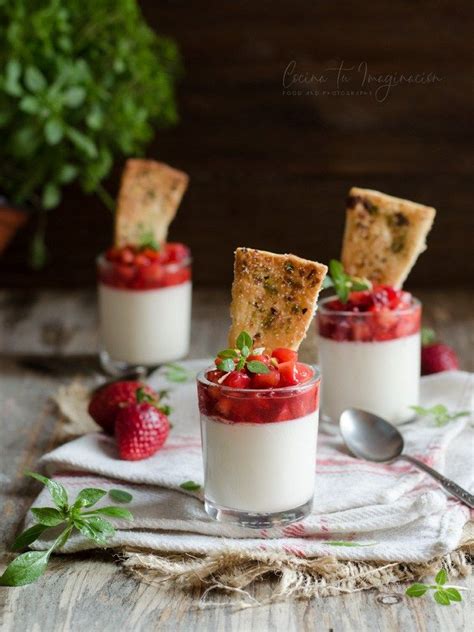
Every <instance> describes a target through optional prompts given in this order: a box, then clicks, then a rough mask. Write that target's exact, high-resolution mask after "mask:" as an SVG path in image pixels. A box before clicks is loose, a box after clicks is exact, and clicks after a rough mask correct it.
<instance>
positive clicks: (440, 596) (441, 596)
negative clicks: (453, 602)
mask: <svg viewBox="0 0 474 632" xmlns="http://www.w3.org/2000/svg"><path fill="white" fill-rule="evenodd" d="M434 598H435V601H436V602H438V603H439V604H440V605H441V606H449V597H448V595H447V594H446V591H445V590H443V589H442V588H440V589H439V590H436V591H435V594H434Z"/></svg>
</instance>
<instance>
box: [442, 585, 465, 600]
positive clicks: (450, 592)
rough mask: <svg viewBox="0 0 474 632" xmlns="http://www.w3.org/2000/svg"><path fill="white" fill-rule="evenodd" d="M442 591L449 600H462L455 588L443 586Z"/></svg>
mask: <svg viewBox="0 0 474 632" xmlns="http://www.w3.org/2000/svg"><path fill="white" fill-rule="evenodd" d="M444 592H445V593H446V594H447V596H448V598H449V600H450V601H462V597H461V593H460V592H459V590H456V588H445V589H444Z"/></svg>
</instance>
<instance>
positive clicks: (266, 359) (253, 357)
mask: <svg viewBox="0 0 474 632" xmlns="http://www.w3.org/2000/svg"><path fill="white" fill-rule="evenodd" d="M247 361H248V362H263V364H266V365H267V366H268V365H269V364H270V356H269V355H268V354H266V353H259V354H255V353H251V354H250V355H249V356H248V357H247Z"/></svg>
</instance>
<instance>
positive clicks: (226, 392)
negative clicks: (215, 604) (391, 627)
mask: <svg viewBox="0 0 474 632" xmlns="http://www.w3.org/2000/svg"><path fill="white" fill-rule="evenodd" d="M326 270H327V268H326V266H323V265H321V264H318V263H315V262H311V261H306V260H304V259H300V258H298V257H295V256H294V255H275V254H273V253H267V252H262V251H258V250H251V249H247V248H239V249H238V250H237V251H236V256H235V269H234V284H233V288H232V297H233V300H232V307H231V314H232V327H231V330H230V334H229V348H227V349H224V350H222V351H220V352H219V353H218V354H217V357H216V359H215V365H214V366H213V367H210V368H208V369H206V370H205V371H202V372H201V373H200V374H199V375H198V378H197V387H198V398H199V411H200V417H201V435H202V445H203V458H204V471H205V486H204V490H205V499H204V501H205V508H206V511H207V512H208V514H209V515H210V516H212V517H213V518H215V519H217V520H222V521H230V522H237V523H238V524H241V525H244V526H248V527H257V528H266V527H270V526H274V525H278V524H286V523H289V522H293V521H295V520H299V519H301V518H304V517H305V516H306V515H308V513H309V512H310V511H311V507H312V501H313V495H314V488H315V473H316V446H317V433H318V407H319V387H320V375H319V372H318V370H317V369H315V368H313V367H312V366H310V365H308V364H305V363H303V362H299V360H298V353H297V348H298V346H299V344H300V342H301V340H302V339H303V337H304V336H305V334H306V331H307V327H308V326H309V323H310V321H311V319H312V317H313V314H314V311H315V307H316V300H317V295H318V292H319V289H320V287H321V284H322V280H323V278H324V275H325V273H326ZM296 307H297V308H298V309H296ZM241 327H244V328H242V329H240V328H241ZM278 341H281V342H282V343H283V344H284V345H285V346H279V345H278Z"/></svg>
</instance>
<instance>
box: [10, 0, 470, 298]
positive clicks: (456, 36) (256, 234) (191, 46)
mask: <svg viewBox="0 0 474 632" xmlns="http://www.w3.org/2000/svg"><path fill="white" fill-rule="evenodd" d="M141 4H142V7H143V11H144V13H145V16H146V17H147V19H148V21H149V23H150V24H151V25H152V26H153V27H154V28H155V29H156V30H157V31H158V32H160V33H162V34H166V35H170V36H172V37H174V38H175V39H176V40H177V42H178V44H179V45H180V47H181V51H182V54H183V57H184V62H185V69H186V71H185V76H184V78H183V80H182V82H181V84H180V87H179V93H178V103H179V110H180V115H181V122H180V124H179V125H178V126H177V127H176V128H174V129H171V130H167V131H164V132H160V133H158V134H157V136H156V139H155V141H154V142H153V144H152V145H151V146H150V147H149V149H148V152H147V155H148V156H149V157H153V158H157V159H159V160H162V161H165V162H168V163H169V164H171V165H173V166H175V167H178V168H181V169H184V170H185V171H187V172H188V173H189V174H190V176H191V184H190V188H189V189H188V192H187V193H186V196H185V198H184V201H183V204H182V206H181V208H180V211H179V213H178V216H177V219H176V220H175V222H174V224H173V225H172V229H171V233H170V238H171V239H173V240H180V241H184V242H186V243H188V244H189V245H190V246H191V248H192V250H193V254H194V259H195V272H194V276H195V280H196V282H197V283H199V284H206V285H222V284H226V283H229V282H230V280H231V275H232V251H233V249H234V248H235V247H236V246H237V245H247V246H253V247H259V248H264V249H271V250H275V251H277V252H288V251H291V252H294V253H295V254H298V255H301V256H305V257H310V258H314V259H316V260H319V261H322V262H327V261H328V260H329V258H331V257H334V256H336V257H337V256H339V251H340V244H341V237H342V229H343V224H344V202H345V197H346V193H347V191H348V189H349V188H350V187H351V186H352V185H358V186H362V187H370V188H375V189H379V190H381V191H384V192H386V193H390V194H393V195H397V196H400V197H406V198H408V199H412V200H415V201H418V202H421V203H426V204H429V205H433V206H435V207H436V208H437V210H438V215H437V218H436V222H435V227H434V229H433V231H432V232H431V234H430V236H429V239H428V244H429V249H428V251H427V253H425V254H424V255H422V257H421V258H420V260H419V262H418V264H417V266H416V269H415V270H414V271H413V273H412V275H411V277H410V283H409V285H412V286H413V285H416V286H428V285H429V286H432V287H438V286H447V285H452V284H457V285H462V284H467V283H468V282H469V280H470V279H472V273H473V266H474V264H473V260H474V259H473V257H472V234H473V224H474V220H473V210H472V193H473V189H472V184H471V180H472V164H473V162H474V161H473V150H472V126H471V125H470V120H471V119H470V117H471V116H472V111H473V100H474V99H473V96H472V95H473V93H472V84H471V76H472V73H471V70H472V66H471V64H472V56H471V47H472V15H471V12H470V6H471V3H470V2H469V3H468V2H467V1H466V0H462V1H460V2H459V1H458V2H452V1H451V2H449V1H444V2H434V1H433V2H429V1H428V2H427V1H423V2H416V1H414V0H410V1H400V0H399V1H397V2H393V0H392V1H391V2H389V1H386V0H383V1H381V2H377V3H375V4H374V3H369V2H344V1H338V2H330V1H329V0H327V1H325V2H316V1H314V0H306V1H297V0H293V1H290V0H287V1H286V2H278V1H275V0H274V1H272V2H266V1H262V0H259V1H258V2H256V1H253V2H206V3H191V2H185V1H184V0H183V1H181V2H163V1H162V2H156V1H155V0H142V2H141ZM292 60H294V61H295V62H296V66H297V70H298V72H301V73H308V75H311V74H314V75H320V74H324V75H325V76H327V77H328V82H327V84H325V85H323V84H320V85H318V84H317V83H314V82H313V83H311V84H310V85H309V86H308V85H302V84H300V85H297V86H293V88H292V89H293V90H301V91H302V92H303V94H301V95H288V94H284V88H283V84H282V80H283V73H284V70H285V68H286V67H287V65H288V64H289V62H291V61H292ZM341 62H343V64H344V66H345V67H354V66H355V67H357V66H358V65H359V64H360V63H361V62H366V63H367V67H368V71H369V72H370V73H371V74H373V75H375V74H380V73H381V74H383V75H386V74H394V75H396V74H398V75H400V74H402V73H403V74H405V75H408V74H410V73H425V74H426V75H428V73H435V74H436V76H437V77H439V78H440V79H441V81H437V82H436V83H429V84H426V85H414V84H410V85H408V84H403V85H399V86H395V87H393V89H392V90H391V91H390V93H389V95H388V97H387V98H386V99H385V100H383V101H382V102H378V101H377V100H376V99H375V98H374V94H372V95H365V96H364V95H349V96H341V95H321V94H320V95H318V96H317V95H314V94H313V95H307V94H305V93H306V91H307V90H308V89H309V90H310V91H311V90H312V91H315V90H320V91H321V90H326V91H333V90H335V89H336V85H335V80H334V79H335V72H333V71H329V70H328V69H329V68H334V67H335V66H337V65H339V64H340V63H341ZM347 74H348V75H349V76H350V77H351V81H350V83H349V85H347V86H346V85H344V86H341V88H344V89H345V90H355V91H357V90H361V78H360V75H359V73H357V71H356V70H355V69H354V70H352V71H350V72H348V73H347ZM365 89H366V90H367V89H368V90H372V92H373V91H374V90H375V87H374V86H373V85H371V86H370V87H367V86H366V87H365ZM121 168H122V165H121V164H117V165H116V167H115V170H114V173H113V175H112V176H111V177H110V178H109V180H108V181H107V183H106V187H107V189H108V190H109V191H110V192H111V193H112V194H113V195H115V194H116V192H117V187H118V178H119V176H120V172H121ZM30 232H31V228H27V229H23V231H22V232H21V233H20V234H19V235H18V236H17V238H16V239H15V241H14V242H13V244H12V245H11V246H10V248H9V250H8V251H7V252H6V253H5V255H4V256H3V258H2V260H0V285H2V286H4V287H41V286H50V287H71V286H85V285H92V284H93V283H94V281H95V274H94V257H95V255H96V254H97V253H98V252H99V251H101V250H103V249H104V248H106V247H107V246H108V245H109V242H110V240H111V235H112V217H111V214H110V213H109V211H107V210H106V209H105V208H104V207H103V206H102V204H101V202H100V201H99V199H98V198H96V197H88V196H85V195H84V194H82V193H81V192H80V191H78V190H77V189H76V188H74V187H70V188H69V189H68V190H67V191H66V192H65V199H64V202H63V203H62V205H61V207H59V208H58V209H56V210H54V211H53V212H52V213H51V214H50V221H49V229H48V234H47V243H48V247H49V249H50V253H51V257H50V261H49V263H48V265H47V266H46V267H45V269H44V270H43V271H41V272H32V271H31V270H29V269H28V267H27V265H26V263H25V261H26V256H25V251H26V248H27V244H28V239H29V237H30Z"/></svg>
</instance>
